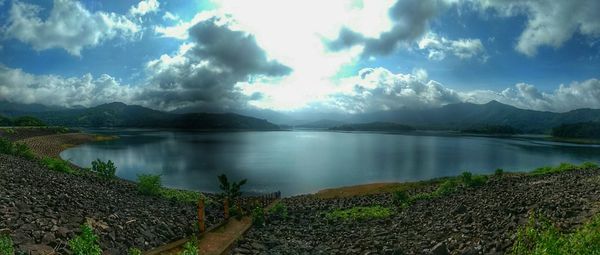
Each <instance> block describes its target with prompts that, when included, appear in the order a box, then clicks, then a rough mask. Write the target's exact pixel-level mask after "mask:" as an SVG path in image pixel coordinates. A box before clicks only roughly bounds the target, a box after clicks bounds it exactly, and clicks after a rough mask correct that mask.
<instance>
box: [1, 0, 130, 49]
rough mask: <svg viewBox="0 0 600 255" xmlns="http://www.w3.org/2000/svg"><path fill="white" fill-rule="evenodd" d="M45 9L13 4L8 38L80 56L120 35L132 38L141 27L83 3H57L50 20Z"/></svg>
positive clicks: (68, 0) (65, 0)
mask: <svg viewBox="0 0 600 255" xmlns="http://www.w3.org/2000/svg"><path fill="white" fill-rule="evenodd" d="M41 10H42V9H41V7H39V6H37V5H32V4H27V3H23V2H20V1H17V0H15V1H13V3H12V6H11V9H10V14H9V17H8V24H7V25H6V26H4V27H3V29H2V30H4V35H5V37H7V38H15V39H17V40H19V41H22V42H25V43H28V44H31V45H32V46H33V48H34V49H35V50H38V51H39V50H46V49H51V48H62V49H64V50H66V51H67V52H69V53H70V54H72V55H76V56H79V55H80V54H81V50H82V49H84V48H85V47H93V46H96V45H98V44H100V43H101V42H102V41H105V40H109V39H112V38H115V37H116V36H123V37H130V36H132V35H134V34H136V33H137V32H138V31H139V30H140V28H139V27H138V25H137V24H135V23H134V22H132V21H131V20H129V19H128V18H127V17H125V16H122V15H118V14H115V13H107V12H94V13H91V12H89V11H88V10H87V9H85V8H84V7H83V5H81V3H79V2H75V1H71V0H55V1H54V5H53V7H52V9H51V10H50V13H49V15H48V17H47V18H46V20H43V18H42V17H41V15H40V11H41Z"/></svg>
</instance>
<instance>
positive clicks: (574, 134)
mask: <svg viewBox="0 0 600 255" xmlns="http://www.w3.org/2000/svg"><path fill="white" fill-rule="evenodd" d="M552 136H553V137H560V138H590V139H600V122H580V123H573V124H562V125H560V126H558V127H555V128H553V129H552Z"/></svg>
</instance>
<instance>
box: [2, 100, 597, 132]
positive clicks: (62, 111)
mask: <svg viewBox="0 0 600 255" xmlns="http://www.w3.org/2000/svg"><path fill="white" fill-rule="evenodd" d="M242 114H244V115H241V114H236V113H190V112H189V109H188V110H187V111H186V110H181V111H173V112H163V111H157V110H153V109H150V108H146V107H142V106H138V105H126V104H124V103H118V102H115V103H109V104H103V105H99V106H96V107H90V108H85V107H76V108H58V107H48V106H44V105H39V104H35V105H26V104H13V103H8V102H0V115H7V116H23V115H30V116H34V117H37V118H39V119H41V120H43V121H44V122H46V123H48V124H49V125H62V126H81V127H158V128H190V129H242V130H243V129H260V130H273V129H279V126H278V125H275V124H273V123H272V122H274V123H277V124H280V125H288V126H292V127H297V128H312V129H328V128H332V127H335V126H341V125H344V124H357V123H371V122H389V123H397V124H401V125H407V126H411V127H414V128H417V129H427V130H465V129H473V128H478V127H483V126H490V125H498V126H510V127H513V128H516V129H518V130H521V131H523V132H525V133H549V132H550V131H551V130H552V128H554V127H556V126H559V125H561V124H570V123H578V122H598V121H600V110H598V109H577V110H573V111H569V112H564V113H556V112H547V111H534V110H525V109H520V108H517V107H514V106H510V105H506V104H502V103H500V102H497V101H491V102H489V103H486V104H473V103H457V104H449V105H445V106H442V107H439V108H428V109H413V108H408V107H406V108H401V109H397V110H392V111H381V112H372V113H361V114H333V113H332V114H327V115H319V116H316V117H315V118H314V119H310V116H309V115H306V114H305V115H293V114H288V113H283V112H276V111H272V110H246V111H244V112H243V113H242ZM246 115H250V116H254V117H249V116H246ZM257 116H260V117H259V118H256V117H257ZM299 116H300V117H299ZM323 116H327V117H328V118H326V119H323V118H322V117H323Z"/></svg>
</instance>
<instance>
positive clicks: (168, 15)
mask: <svg viewBox="0 0 600 255" xmlns="http://www.w3.org/2000/svg"><path fill="white" fill-rule="evenodd" d="M162 19H163V20H173V21H178V20H179V16H178V15H176V14H173V13H171V12H165V15H163V16H162Z"/></svg>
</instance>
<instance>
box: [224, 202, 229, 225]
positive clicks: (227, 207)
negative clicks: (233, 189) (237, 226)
mask: <svg viewBox="0 0 600 255" xmlns="http://www.w3.org/2000/svg"><path fill="white" fill-rule="evenodd" d="M223 215H224V217H225V220H228V219H229V198H225V200H223Z"/></svg>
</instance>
